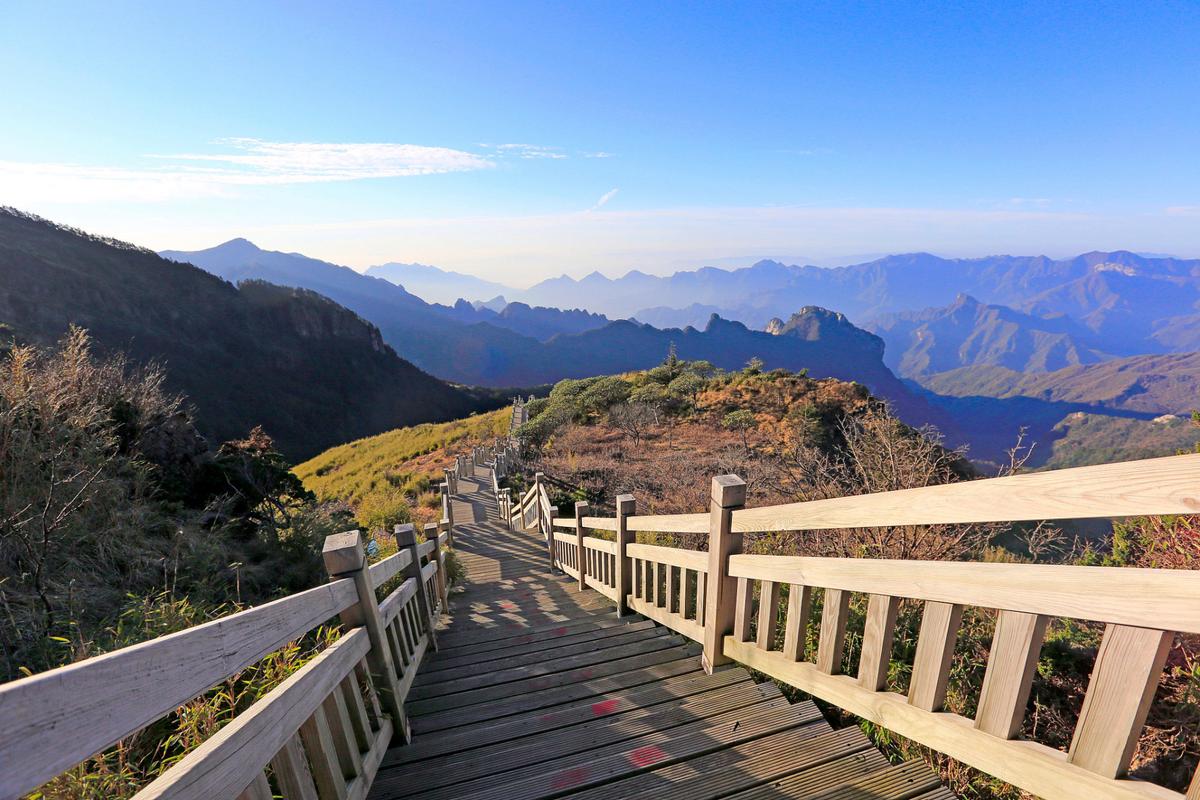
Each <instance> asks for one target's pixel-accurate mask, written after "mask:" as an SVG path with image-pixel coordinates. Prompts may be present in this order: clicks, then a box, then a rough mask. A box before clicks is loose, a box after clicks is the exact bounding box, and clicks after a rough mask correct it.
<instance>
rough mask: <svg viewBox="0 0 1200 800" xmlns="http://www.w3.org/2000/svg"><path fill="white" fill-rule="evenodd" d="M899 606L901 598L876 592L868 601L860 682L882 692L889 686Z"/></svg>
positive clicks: (872, 689)
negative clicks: (888, 678)
mask: <svg viewBox="0 0 1200 800" xmlns="http://www.w3.org/2000/svg"><path fill="white" fill-rule="evenodd" d="M899 610H900V599H899V598H897V597H888V596H887V595H882V594H873V595H871V598H870V600H868V601H867V620H866V625H865V626H864V627H863V644H862V657H861V658H860V659H859V662H858V682H859V684H860V685H861V686H862V687H863V688H864V689H870V690H871V691H873V692H878V691H881V690H882V689H883V688H884V687H885V686H887V675H888V665H889V664H890V662H891V659H892V638H893V636H894V635H895V632H896V613H897V612H898V611H899Z"/></svg>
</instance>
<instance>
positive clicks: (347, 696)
mask: <svg viewBox="0 0 1200 800" xmlns="http://www.w3.org/2000/svg"><path fill="white" fill-rule="evenodd" d="M341 691H342V701H343V703H345V705H346V713H347V714H348V716H349V719H350V728H351V730H352V731H353V732H354V741H355V742H356V743H357V745H358V749H359V751H360V752H365V751H366V750H369V749H370V748H371V717H370V716H369V715H368V714H367V706H366V703H364V702H363V696H362V692H360V691H359V688H358V680H357V678H356V677H355V675H354V673H351V674H350V675H347V676H346V679H345V680H343V681H342V685H341Z"/></svg>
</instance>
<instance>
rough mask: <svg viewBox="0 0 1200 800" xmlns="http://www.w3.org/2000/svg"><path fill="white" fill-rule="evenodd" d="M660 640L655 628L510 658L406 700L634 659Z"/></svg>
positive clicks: (666, 635) (663, 635)
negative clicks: (612, 640) (561, 651)
mask: <svg viewBox="0 0 1200 800" xmlns="http://www.w3.org/2000/svg"><path fill="white" fill-rule="evenodd" d="M660 639H667V640H670V639H671V634H670V631H667V630H664V629H662V628H658V627H652V628H644V629H640V630H636V631H630V632H628V633H626V634H625V635H623V636H621V637H620V639H619V640H618V642H617V643H616V644H611V645H609V644H605V645H604V646H602V647H599V648H597V647H590V646H585V647H578V646H575V647H571V648H569V649H570V651H571V652H570V653H569V654H566V655H562V656H559V657H557V658H544V657H535V658H534V659H532V660H530V659H527V658H522V657H519V656H514V657H513V660H514V662H515V664H514V666H511V667H504V666H498V667H496V668H494V669H488V670H484V671H482V672H472V673H471V674H467V675H464V676H462V677H451V678H447V679H445V680H440V681H436V682H433V683H426V684H422V685H421V686H418V687H415V688H414V689H413V691H412V692H411V694H410V695H409V698H410V699H411V700H414V701H417V700H425V699H428V698H433V697H441V696H443V695H453V694H458V693H461V692H471V691H475V690H477V689H482V688H486V687H492V686H499V685H501V684H505V683H513V682H516V681H524V680H529V679H531V678H536V677H539V676H546V675H554V674H556V673H560V672H565V671H567V670H572V669H577V668H583V667H589V666H592V665H595V664H603V663H604V662H605V661H610V660H613V659H617V658H625V657H628V656H635V655H638V654H639V653H643V652H646V651H647V650H649V649H653V648H655V647H664V646H670V644H669V643H667V642H660V641H658V640H660Z"/></svg>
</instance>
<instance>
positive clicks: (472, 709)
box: [413, 646, 698, 735]
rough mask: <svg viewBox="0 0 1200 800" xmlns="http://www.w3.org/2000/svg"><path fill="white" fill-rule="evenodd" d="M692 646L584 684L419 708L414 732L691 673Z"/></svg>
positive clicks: (648, 657)
mask: <svg viewBox="0 0 1200 800" xmlns="http://www.w3.org/2000/svg"><path fill="white" fill-rule="evenodd" d="M696 652H697V651H696V648H695V647H694V646H689V647H678V648H674V649H672V650H668V651H660V652H657V653H652V654H648V655H645V656H640V657H639V658H638V659H629V660H627V662H626V663H625V664H623V665H619V666H621V667H624V668H623V669H618V670H616V671H614V672H613V673H612V674H610V675H602V676H599V677H597V678H593V679H591V680H589V681H586V682H584V683H578V682H576V683H568V684H564V685H561V686H551V687H547V688H545V689H540V690H536V691H535V692H532V693H522V694H514V695H512V696H510V697H507V698H505V699H503V700H498V701H495V702H491V703H483V704H477V705H472V706H465V707H461V708H455V709H449V710H446V711H441V712H436V711H431V712H429V713H427V714H424V715H421V714H420V711H419V709H418V710H417V712H416V713H413V716H414V717H416V719H414V720H413V728H414V729H415V730H417V731H418V732H419V734H418V735H427V734H429V733H432V732H435V731H442V730H447V729H451V728H463V727H464V726H468V725H473V724H476V723H480V722H485V721H488V720H497V719H501V718H503V717H508V716H511V715H513V714H523V713H527V712H529V711H532V710H534V709H539V708H548V707H551V706H556V705H560V704H562V703H569V702H572V701H577V700H582V699H584V698H587V697H591V696H592V695H596V694H603V693H605V692H613V691H618V690H620V689H628V688H631V687H635V686H644V685H646V684H648V683H653V682H655V681H658V680H662V679H663V678H669V677H674V676H678V675H687V674H692V673H695V672H696V670H697V668H698V665H697V664H696V662H695V660H694V659H695V656H696Z"/></svg>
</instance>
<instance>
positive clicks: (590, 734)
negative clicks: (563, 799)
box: [393, 683, 861, 794]
mask: <svg viewBox="0 0 1200 800" xmlns="http://www.w3.org/2000/svg"><path fill="white" fill-rule="evenodd" d="M767 700H777V701H781V700H782V698H781V697H780V693H779V689H778V688H776V687H775V685H774V684H761V685H755V684H753V683H743V684H738V685H736V686H731V687H726V688H723V689H719V690H716V691H713V692H708V693H705V694H702V695H698V696H694V697H690V698H686V699H682V700H676V701H673V702H669V703H663V704H660V705H657V706H653V707H651V708H646V709H637V710H635V711H631V712H629V713H627V714H621V715H619V716H610V717H605V718H601V719H595V720H591V721H588V722H585V723H583V724H580V725H575V726H572V727H569V728H560V729H558V730H555V731H554V732H553V733H542V734H540V735H535V736H532V737H529V738H528V739H525V740H520V741H518V742H499V743H495V744H492V745H489V746H486V747H481V748H477V749H473V750H469V751H466V752H452V753H447V754H445V755H444V756H442V757H441V758H434V759H429V760H427V761H424V762H418V763H415V764H414V763H407V764H404V765H403V766H399V767H398V768H397V770H396V772H395V773H393V774H395V775H397V776H402V777H403V781H404V786H405V789H406V791H407V792H408V793H410V794H419V793H421V792H424V791H428V790H431V789H436V788H439V787H443V786H450V785H452V784H461V783H465V782H466V781H469V780H474V779H475V778H483V777H488V776H491V777H492V778H495V779H497V780H503V779H504V775H503V773H505V772H509V771H511V770H514V769H520V768H523V767H528V766H532V765H534V764H541V765H543V767H544V768H545V769H555V768H556V767H557V766H559V765H561V763H562V760H563V759H565V758H567V757H570V756H578V755H581V754H582V755H584V756H587V755H589V754H593V753H595V751H596V750H598V749H599V748H601V747H608V746H610V745H614V744H617V743H620V742H628V741H631V740H635V739H637V738H639V737H642V736H645V735H647V734H653V733H662V732H665V731H669V730H677V729H680V728H683V727H685V726H689V725H695V724H696V722H697V721H698V720H704V719H711V718H713V717H716V716H718V715H721V714H728V713H730V712H734V711H737V710H739V709H745V708H748V707H751V706H753V707H755V708H759V709H762V710H764V711H765V710H767V708H768V707H767V706H766V705H764V702H765V701H767ZM785 705H786V702H785V701H784V702H782V703H781V702H777V703H776V705H775V707H783V706H785ZM860 735H861V734H860Z"/></svg>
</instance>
